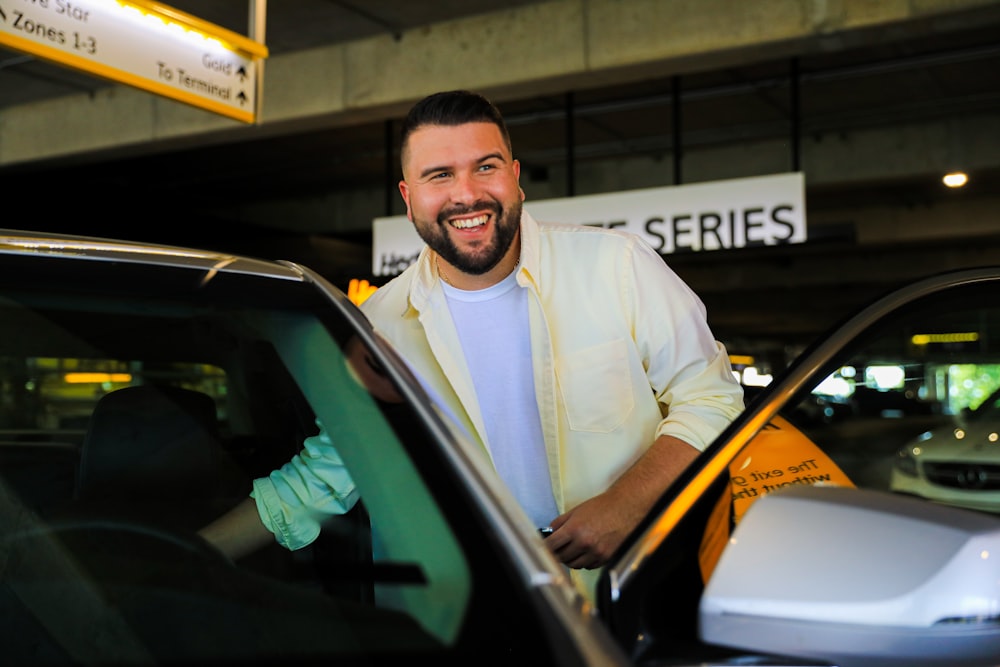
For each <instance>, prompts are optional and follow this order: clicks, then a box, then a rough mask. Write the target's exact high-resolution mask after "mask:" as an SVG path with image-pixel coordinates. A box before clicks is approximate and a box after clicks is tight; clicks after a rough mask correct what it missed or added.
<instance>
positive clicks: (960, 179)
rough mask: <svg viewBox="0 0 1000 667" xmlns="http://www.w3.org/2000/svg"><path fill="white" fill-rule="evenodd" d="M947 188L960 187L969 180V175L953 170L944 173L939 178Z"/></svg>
mask: <svg viewBox="0 0 1000 667" xmlns="http://www.w3.org/2000/svg"><path fill="white" fill-rule="evenodd" d="M941 180H942V181H944V184H945V185H947V186H948V187H949V188H960V187H962V186H963V185H965V184H966V183H968V182H969V176H968V174H966V173H965V172H962V171H953V172H950V173H947V174H945V175H944V178H942V179H941Z"/></svg>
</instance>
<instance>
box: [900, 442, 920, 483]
mask: <svg viewBox="0 0 1000 667" xmlns="http://www.w3.org/2000/svg"><path fill="white" fill-rule="evenodd" d="M895 467H896V470H897V471H898V472H900V473H902V474H904V475H908V476H910V477H916V476H917V457H916V451H914V450H913V449H911V448H910V447H906V448H904V449H901V450H899V451H898V452H896V463H895Z"/></svg>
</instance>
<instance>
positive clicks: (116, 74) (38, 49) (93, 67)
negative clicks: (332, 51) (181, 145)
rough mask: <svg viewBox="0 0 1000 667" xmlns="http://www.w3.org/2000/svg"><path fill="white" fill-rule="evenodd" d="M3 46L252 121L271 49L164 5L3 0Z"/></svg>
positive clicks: (0, 6)
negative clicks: (268, 49)
mask: <svg viewBox="0 0 1000 667" xmlns="http://www.w3.org/2000/svg"><path fill="white" fill-rule="evenodd" d="M0 45H3V46H6V47H8V48H11V49H14V50H16V51H22V52H25V53H29V54H31V55H34V56H37V57H39V58H44V59H45V60H50V61H52V62H55V63H59V64H61V65H65V66H67V67H72V68H74V69H78V70H83V71H85V72H89V73H91V74H94V75H96V76H99V77H103V78H105V79H110V80H112V81H118V82H120V83H125V84H128V85H131V86H135V87H136V88H141V89H143V90H147V91H149V92H152V93H156V94H157V95H162V96H164V97H169V98H172V99H175V100H178V101H180V102H184V103H187V104H190V105H193V106H196V107H199V108H202V109H206V110H208V111H213V112H215V113H218V114H221V115H223V116H228V117H230V118H234V119H236V120H240V121H243V122H246V123H252V122H254V121H255V120H256V117H257V110H258V108H259V104H260V100H259V99H258V98H259V91H258V85H257V83H258V79H259V78H260V77H261V74H262V72H261V69H262V65H263V62H262V61H263V59H264V58H266V57H267V47H266V46H264V45H263V44H261V43H259V42H256V41H254V40H252V39H250V38H248V37H246V36H243V35H240V34H238V33H235V32H232V31H230V30H227V29H225V28H222V27H220V26H217V25H214V24H212V23H208V22H207V21H203V20H201V19H199V18H197V17H195V16H191V15H190V14H186V13H184V12H182V11H180V10H177V9H174V8H173V7H169V6H167V5H163V4H160V3H158V2H145V1H143V0H128V1H125V0H0Z"/></svg>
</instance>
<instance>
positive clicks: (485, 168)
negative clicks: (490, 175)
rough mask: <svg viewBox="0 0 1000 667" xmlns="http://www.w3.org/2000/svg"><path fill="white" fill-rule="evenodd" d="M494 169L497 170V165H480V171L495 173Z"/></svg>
mask: <svg viewBox="0 0 1000 667" xmlns="http://www.w3.org/2000/svg"><path fill="white" fill-rule="evenodd" d="M494 169H496V165H492V164H482V165H479V171H493V170H494Z"/></svg>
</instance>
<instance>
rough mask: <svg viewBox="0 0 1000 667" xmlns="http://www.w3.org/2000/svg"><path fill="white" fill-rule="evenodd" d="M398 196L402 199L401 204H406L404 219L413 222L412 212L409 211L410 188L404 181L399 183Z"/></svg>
mask: <svg viewBox="0 0 1000 667" xmlns="http://www.w3.org/2000/svg"><path fill="white" fill-rule="evenodd" d="M399 194H400V195H402V197H403V203H404V204H406V217H407V218H408V219H409V220H410V222H413V211H412V209H410V188H409V186H408V185H406V181H405V180H404V181H400V182H399Z"/></svg>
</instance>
